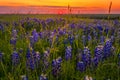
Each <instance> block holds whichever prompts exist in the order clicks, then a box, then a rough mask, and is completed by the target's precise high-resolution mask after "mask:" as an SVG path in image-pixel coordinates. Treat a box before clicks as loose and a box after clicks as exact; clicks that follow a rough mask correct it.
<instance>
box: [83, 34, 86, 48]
mask: <svg viewBox="0 0 120 80" xmlns="http://www.w3.org/2000/svg"><path fill="white" fill-rule="evenodd" d="M82 42H83V45H84V46H85V45H86V42H87V40H86V36H85V35H83V36H82Z"/></svg>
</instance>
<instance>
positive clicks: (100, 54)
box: [95, 45, 103, 61]
mask: <svg viewBox="0 0 120 80" xmlns="http://www.w3.org/2000/svg"><path fill="white" fill-rule="evenodd" d="M95 56H96V57H97V58H98V60H99V61H101V60H102V58H103V46H102V45H98V46H97V47H96V48H95Z"/></svg>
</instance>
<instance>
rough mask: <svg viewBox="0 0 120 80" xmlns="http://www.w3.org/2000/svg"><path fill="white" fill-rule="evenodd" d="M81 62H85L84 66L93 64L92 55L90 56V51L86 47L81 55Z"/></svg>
mask: <svg viewBox="0 0 120 80" xmlns="http://www.w3.org/2000/svg"><path fill="white" fill-rule="evenodd" d="M81 60H82V61H83V62H84V64H85V65H86V66H87V65H90V63H91V54H90V50H89V48H88V47H85V48H84V50H83V53H82V55H81Z"/></svg>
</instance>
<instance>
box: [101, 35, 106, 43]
mask: <svg viewBox="0 0 120 80" xmlns="http://www.w3.org/2000/svg"><path fill="white" fill-rule="evenodd" d="M104 41H105V37H104V36H100V43H102V44H104Z"/></svg>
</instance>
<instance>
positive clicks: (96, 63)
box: [92, 56, 99, 67]
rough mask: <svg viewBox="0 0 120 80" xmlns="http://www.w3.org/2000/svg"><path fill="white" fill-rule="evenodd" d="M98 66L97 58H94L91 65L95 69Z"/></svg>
mask: <svg viewBox="0 0 120 80" xmlns="http://www.w3.org/2000/svg"><path fill="white" fill-rule="evenodd" d="M98 64H99V59H98V57H96V56H95V57H94V58H93V59H92V65H93V67H97V66H98Z"/></svg>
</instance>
